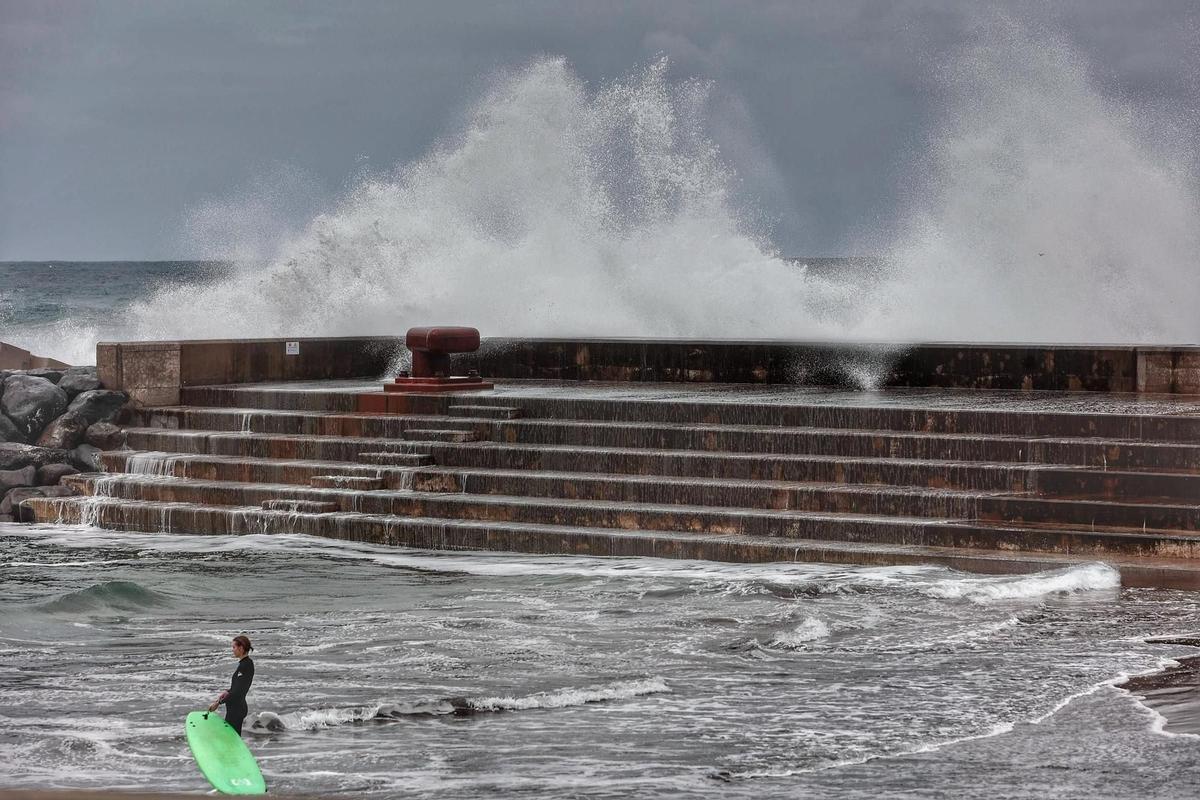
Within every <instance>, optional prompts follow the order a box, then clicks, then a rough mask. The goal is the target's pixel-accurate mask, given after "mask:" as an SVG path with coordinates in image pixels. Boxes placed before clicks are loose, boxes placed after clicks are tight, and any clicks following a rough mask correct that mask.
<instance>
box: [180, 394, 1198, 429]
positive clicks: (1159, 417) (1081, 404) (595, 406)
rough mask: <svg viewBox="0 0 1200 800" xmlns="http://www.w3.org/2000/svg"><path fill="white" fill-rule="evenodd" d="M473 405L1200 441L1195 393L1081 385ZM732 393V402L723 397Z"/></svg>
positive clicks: (329, 400)
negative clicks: (1113, 390)
mask: <svg viewBox="0 0 1200 800" xmlns="http://www.w3.org/2000/svg"><path fill="white" fill-rule="evenodd" d="M497 387H498V390H497V391H496V393H495V394H490V395H489V394H481V395H477V396H473V397H472V398H471V399H470V404H471V405H474V406H514V405H518V404H519V405H520V407H521V408H522V409H523V411H524V413H525V415H526V416H528V417H539V418H553V419H564V420H568V419H575V420H612V421H631V420H636V421H642V422H668V423H705V424H731V425H768V426H782V427H819V428H842V427H844V428H862V429H880V430H897V431H927V432H943V433H953V432H974V433H977V434H1001V435H1015V436H1065V437H1080V436H1082V437H1108V438H1118V439H1139V440H1166V441H1180V442H1200V415H1197V414H1196V412H1195V407H1194V403H1192V402H1190V401H1187V400H1186V398H1183V399H1180V398H1148V397H1141V396H1133V395H1096V394H1093V393H1087V392H1080V393H1071V392H1001V391H987V392H980V391H971V390H953V389H913V390H903V389H889V390H886V391H884V392H878V393H873V394H864V393H862V392H847V391H836V390H829V389H821V388H808V389H801V388H797V387H784V386H780V387H747V386H738V387H727V386H726V387H723V386H717V385H700V386H687V387H681V386H680V385H678V384H673V385H669V386H661V385H654V384H635V385H629V386H627V387H623V388H622V389H621V390H611V389H610V390H607V391H606V390H605V389H604V388H603V387H579V386H572V388H571V389H568V390H566V393H565V392H564V389H563V387H562V386H561V385H550V386H546V385H544V384H540V383H538V382H533V381H530V382H525V381H502V382H500V383H498V384H497ZM376 390H378V384H377V383H364V382H342V383H338V382H326V383H325V384H324V386H319V385H313V386H312V388H310V389H308V390H306V391H287V390H285V389H283V388H282V387H252V386H228V387H185V388H184V389H183V393H182V394H183V400H182V402H183V403H185V404H190V405H203V406H216V407H221V406H244V407H254V408H264V409H307V410H326V411H353V410H354V405H353V397H354V392H356V391H376ZM722 397H723V398H724V399H723V400H722V399H721V398H722ZM412 402H413V404H414V407H413V408H412V409H411V410H412V411H414V412H415V413H442V414H445V413H448V408H449V406H450V405H452V404H454V405H457V404H461V403H463V398H461V397H450V396H447V395H429V396H426V397H423V398H421V397H413V399H412Z"/></svg>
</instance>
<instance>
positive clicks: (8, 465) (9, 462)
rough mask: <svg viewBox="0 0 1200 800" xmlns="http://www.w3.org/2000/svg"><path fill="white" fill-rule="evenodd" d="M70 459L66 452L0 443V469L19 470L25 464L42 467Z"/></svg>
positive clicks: (14, 443)
mask: <svg viewBox="0 0 1200 800" xmlns="http://www.w3.org/2000/svg"><path fill="white" fill-rule="evenodd" d="M70 458H71V454H70V452H68V451H66V450H52V449H50V448H48V447H35V446H33V445H31V444H19V443H17V442H3V443H0V469H20V468H21V467H23V466H25V465H27V464H33V465H34V466H35V467H43V466H45V465H46V464H54V463H62V462H64V461H69V460H70Z"/></svg>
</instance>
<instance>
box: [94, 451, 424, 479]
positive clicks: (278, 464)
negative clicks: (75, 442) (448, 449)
mask: <svg viewBox="0 0 1200 800" xmlns="http://www.w3.org/2000/svg"><path fill="white" fill-rule="evenodd" d="M398 455H400V456H401V457H403V458H405V459H413V460H414V463H412V464H408V466H414V467H417V466H425V465H427V464H432V462H433V459H432V458H430V457H428V456H415V455H411V454H407V453H401V454H398ZM100 461H101V463H102V464H103V465H104V471H105V472H128V473H132V474H138V475H170V476H173V477H176V478H195V479H197V480H222V481H246V482H254V481H263V482H266V483H295V484H300V485H304V486H307V485H308V482H309V480H310V479H311V478H312V477H313V476H316V475H334V474H336V475H364V476H368V477H378V476H379V475H380V469H379V467H377V466H372V465H368V464H358V463H353V462H346V461H311V460H288V459H280V458H248V457H245V456H220V455H197V454H182V453H163V452H157V451H142V450H110V451H107V452H104V453H101V454H100ZM415 461H420V462H421V463H415Z"/></svg>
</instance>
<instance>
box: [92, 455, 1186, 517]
mask: <svg viewBox="0 0 1200 800" xmlns="http://www.w3.org/2000/svg"><path fill="white" fill-rule="evenodd" d="M380 455H383V456H389V455H392V454H387V453H385V454H380ZM160 457H161V456H160ZM142 458H145V456H143V457H142ZM131 459H132V460H133V461H137V460H138V456H137V455H136V454H133V455H129V454H124V453H121V452H115V453H106V454H105V456H104V461H105V464H106V467H107V468H108V469H110V470H114V471H118V472H119V471H123V469H124V467H125V465H127V464H128V463H129V461H130V460H131ZM152 473H153V474H162V472H161V471H160V470H153V471H152ZM329 473H334V474H333V475H332V476H331V478H330V480H328V481H326V482H325V483H323V484H321V485H325V486H330V487H335V488H336V487H337V486H338V485H339V484H338V482H339V481H340V482H341V483H340V485H341V486H342V487H344V488H371V489H374V488H389V489H412V490H416V491H435V492H455V493H467V494H498V495H508V496H522V497H548V498H552V497H562V498H567V499H576V500H581V499H585V500H603V501H612V502H629V503H655V504H679V505H696V506H716V507H734V508H761V509H775V510H794V511H795V510H799V511H821V510H828V511H836V512H847V513H856V512H863V513H871V514H897V515H901V516H933V517H951V518H960V519H967V518H979V519H985V520H993V521H1002V522H1003V521H1007V522H1015V521H1026V522H1047V521H1055V520H1057V521H1061V522H1065V523H1069V524H1074V525H1085V526H1089V527H1091V526H1096V525H1099V526H1102V527H1117V528H1127V529H1137V528H1156V529H1163V530H1181V531H1191V530H1196V529H1197V528H1198V527H1200V504H1197V503H1191V504H1187V503H1179V502H1170V501H1168V500H1165V499H1148V498H1129V497H1124V498H1123V499H1122V500H1121V501H1119V502H1118V501H1114V500H1112V499H1111V498H1108V497H1105V496H1098V497H1072V498H1054V497H1046V496H1043V495H1038V494H1034V493H1032V492H1028V491H1027V492H1022V493H1019V494H1013V493H1010V492H1006V491H1003V490H1000V491H978V490H962V489H946V488H930V487H921V486H883V485H862V484H854V483H830V482H794V481H792V482H789V481H766V480H762V481H747V480H736V479H698V478H672V477H665V476H659V475H655V476H634V475H621V474H595V473H570V472H529V471H520V470H509V471H505V470H473V469H457V468H447V467H440V466H439V467H424V468H415V469H414V468H408V467H399V468H394V467H364V466H362V465H355V464H347V463H344V462H289V461H276V460H273V459H239V458H236V457H229V456H211V457H210V456H176V457H173V459H172V460H171V467H170V471H169V474H171V475H174V476H175V477H190V478H193V479H199V480H216V481H233V482H260V483H275V484H298V485H318V484H315V483H313V481H314V480H316V479H317V478H319V477H321V476H324V475H326V474H329Z"/></svg>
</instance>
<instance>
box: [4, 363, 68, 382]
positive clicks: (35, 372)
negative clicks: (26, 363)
mask: <svg viewBox="0 0 1200 800" xmlns="http://www.w3.org/2000/svg"><path fill="white" fill-rule="evenodd" d="M64 372H65V371H64V370H61V369H52V368H50V367H35V368H34V369H23V370H19V371H17V372H16V373H15V374H17V375H32V376H33V377H35V378H45V379H46V380H48V381H50V382H51V383H58V382H59V381H60V380H62V376H63V374H64Z"/></svg>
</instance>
